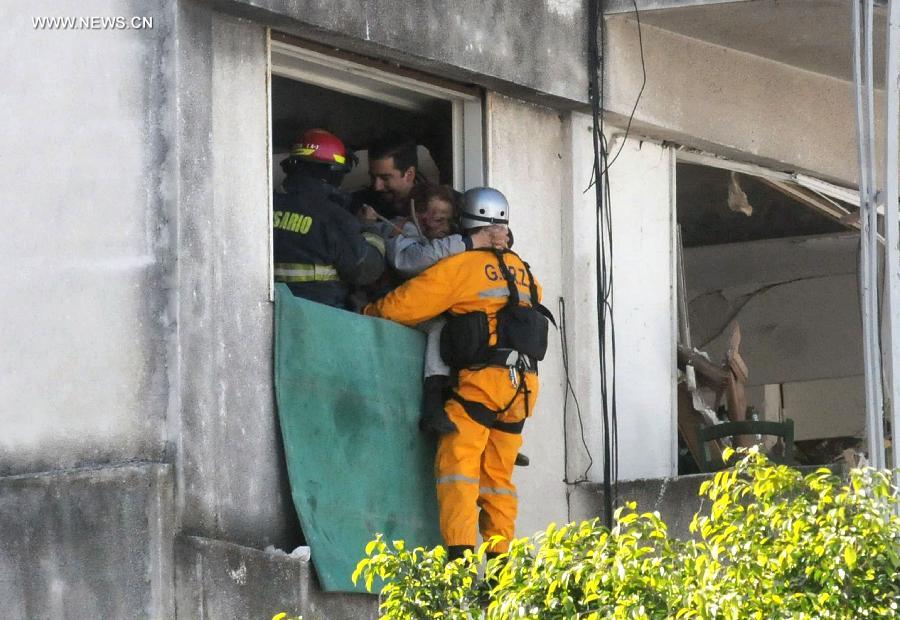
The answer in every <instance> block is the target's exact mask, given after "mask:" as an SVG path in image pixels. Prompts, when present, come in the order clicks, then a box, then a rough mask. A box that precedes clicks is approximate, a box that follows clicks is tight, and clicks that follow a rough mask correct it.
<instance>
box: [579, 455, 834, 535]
mask: <svg viewBox="0 0 900 620" xmlns="http://www.w3.org/2000/svg"><path fill="white" fill-rule="evenodd" d="M819 467H823V466H820V465H815V466H809V465H802V466H799V467H797V469H799V470H800V472H801V473H803V474H804V475H805V474H809V473H812V472H814V471H815V470H817V469H819ZM824 467H827V466H824ZM830 469H831V470H832V471H833V472H834V473H836V474H838V475H846V474H844V473H843V470H842V469H841V467H840V466H839V465H833V466H831V467H830ZM713 476H715V473H711V474H693V475H690V476H678V477H675V478H656V479H652V480H629V481H627V482H620V483H619V502H620V503H622V502H626V501H628V502H637V504H638V510H640V511H641V512H653V511H658V512H659V515H660V517H662V520H663V521H665V522H666V525H668V526H669V536H670V537H672V538H680V539H682V540H685V539H688V538H691V537H692V535H691V533H690V531H689V530H688V527H689V526H690V524H691V519H693V518H694V513H696V512H697V511H698V510H700V509H701V508H703V507H704V506H703V502H704V499H703V498H701V497H699V495H698V494H699V493H700V485H701V484H702V483H703V481H704V480H710V479H711V478H712V477H713ZM569 507H570V514H571V518H572V520H573V521H583V520H585V519H593V518H594V517H596V516H598V515H601V514H602V513H603V485H602V484H599V483H595V482H590V483H586V484H582V485H579V486H577V487H575V488H574V489H573V490H572V491H571V492H570V493H569Z"/></svg>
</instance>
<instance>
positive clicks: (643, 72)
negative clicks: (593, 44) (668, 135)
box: [583, 0, 647, 193]
mask: <svg viewBox="0 0 900 620" xmlns="http://www.w3.org/2000/svg"><path fill="white" fill-rule="evenodd" d="M599 1H600V0H598V2H599ZM631 4H632V6H634V17H635V20H636V21H637V34H638V49H639V51H640V56H641V87H640V89H639V90H638V94H637V97H635V98H634V105H633V106H631V113H630V114H629V115H628V122H627V123H626V124H625V134H624V135H623V136H622V143H621V144H620V145H619V148H618V149H617V150H616V154H615V155H614V156H613V158H612V161H610V162H609V163H608V164H607V163H604V167H603V171H602V173H603V174H606V173H607V172H608V171H609V169H610V168H611V167H612V165H613V164H614V163H616V160H617V159H618V158H619V155H620V154H621V153H622V149H623V148H624V147H625V143H626V142H627V141H628V134H629V133H631V123H632V122H633V121H634V115H635V113H636V112H637V107H638V103H640V101H641V97H642V96H643V94H644V88H645V87H646V86H647V65H646V62H645V60H644V37H643V32H642V28H641V14H640V11H638V7H637V0H631ZM590 10H591V11H592V12H593V11H594V8H593V7H592V8H591V9H590ZM596 10H598V11H600V13H601V15H600V19H599V21H600V22H601V25H600V26H599V27H600V28H601V30H602V29H603V28H605V25H603V24H602V8H599V5H598V7H597V9H596ZM589 21H590V20H589ZM588 36H589V37H590V34H589V35H588ZM601 36H602V33H601ZM602 47H603V45H602V42H601V45H600V48H601V49H600V50H599V51H600V52H602ZM589 53H590V52H589ZM589 62H590V61H589ZM600 64H601V66H600V71H601V75H602V72H603V71H604V67H603V65H602V62H601V63H600ZM602 89H603V79H602V78H601V80H600V88H599V89H598V90H599V91H600V99H601V110H602V98H603V93H602ZM605 148H606V146H605V137H604V149H605ZM596 179H597V171H596V170H592V171H591V179H590V182H589V183H588V186H587V187H586V188H585V189H584V192H583V193H587V191H588V190H590V189H591V188H592V187H593V186H594V183H595V182H596Z"/></svg>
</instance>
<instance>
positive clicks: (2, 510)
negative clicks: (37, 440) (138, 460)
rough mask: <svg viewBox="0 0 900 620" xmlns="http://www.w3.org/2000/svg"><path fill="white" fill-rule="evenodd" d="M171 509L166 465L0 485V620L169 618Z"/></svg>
mask: <svg viewBox="0 0 900 620" xmlns="http://www.w3.org/2000/svg"><path fill="white" fill-rule="evenodd" d="M172 506H173V499H172V472H171V468H170V467H169V466H168V465H163V464H155V463H149V464H134V465H123V466H113V467H103V468H96V469H77V470H67V471H59V472H47V473H40V474H31V475H20V476H10V477H5V478H0V609H2V610H3V611H2V614H0V615H2V616H3V617H4V618H28V619H29V620H40V619H43V618H54V619H56V618H173V617H174V605H173V602H174V574H173V569H172V553H173V551H172V532H173V531H174V529H175V526H174V523H175V520H174V517H173V508H172Z"/></svg>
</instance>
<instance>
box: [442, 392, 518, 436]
mask: <svg viewBox="0 0 900 620" xmlns="http://www.w3.org/2000/svg"><path fill="white" fill-rule="evenodd" d="M524 383H525V381H524V379H523V380H522V384H523V385H524ZM520 389H521V388H520ZM519 391H520V390H516V396H518V394H519ZM528 394H529V391H528V388H527V387H526V388H525V408H526V412H527V410H528ZM516 396H513V401H515V399H516ZM450 398H452V399H453V400H455V401H456V402H458V403H459V404H460V405H462V407H463V410H464V411H465V412H466V414H468V416H469V417H470V418H472V419H473V420H475V421H476V422H478V423H479V424H481V425H482V426H486V427H488V428H493V429H495V430H498V431H503V432H504V433H511V434H513V435H519V434H521V433H522V428H524V426H525V419H524V418H523V419H521V420H519V421H518V422H500V421H498V420H497V418H498V417H499V416H500V414H501V413H503V412H504V411H506V410H507V409H509V408H510V406H511V405H512V401H510V403H509V405H507V406H506V407H504V408H503V409H501V410H500V411H494V410H492V409H489V408H488V407H487V406H485V405H483V404H481V403H479V402H476V401H474V400H466V399H465V398H463V397H462V396H460V395H459V394H457V393H456V392H451V393H450ZM526 415H527V414H526Z"/></svg>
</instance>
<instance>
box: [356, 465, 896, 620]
mask: <svg viewBox="0 0 900 620" xmlns="http://www.w3.org/2000/svg"><path fill="white" fill-rule="evenodd" d="M731 456H732V454H731V452H730V451H729V454H728V455H726V458H730V457H731ZM700 495H701V496H702V497H704V498H705V499H707V500H709V501H708V502H706V501H705V502H704V504H706V506H707V507H706V509H705V510H702V511H701V512H700V513H698V514H696V515H694V519H693V521H692V523H691V531H692V532H694V533H695V535H697V536H698V537H699V539H698V540H688V541H680V540H677V539H673V538H670V537H669V536H668V534H667V531H666V525H665V523H663V522H662V520H661V519H660V518H659V515H658V514H657V513H640V512H638V511H637V505H636V504H634V503H628V504H626V505H625V506H624V507H623V508H620V509H619V510H618V511H617V512H616V515H615V526H614V527H613V528H612V530H607V529H606V528H604V527H602V526H601V525H599V523H598V522H597V520H596V519H595V520H593V521H585V522H583V523H571V524H568V525H565V526H562V527H556V526H554V525H551V526H550V527H549V528H547V530H546V531H544V532H541V533H539V534H537V535H536V536H535V537H534V538H532V539H527V538H521V539H516V540H514V541H512V542H511V544H510V549H509V552H508V553H507V554H504V555H502V556H500V557H499V558H497V559H494V560H490V561H489V562H488V563H487V566H486V568H485V579H484V580H481V579H479V576H478V570H479V566H480V565H481V563H482V561H483V560H484V556H485V553H484V552H485V549H486V548H487V544H485V545H482V547H481V548H480V549H479V550H478V551H477V552H476V553H473V554H470V555H467V557H466V558H464V559H459V560H455V561H453V562H448V561H447V556H446V551H445V550H444V549H443V548H441V547H438V548H435V549H432V550H425V549H421V548H418V549H412V550H410V549H406V548H405V546H404V545H403V541H394V542H393V543H392V544H390V545H388V543H386V542H385V541H384V540H382V538H381V537H380V536H379V537H377V538H376V539H375V540H373V541H372V542H370V543H369V545H368V546H367V547H366V556H367V557H365V558H364V559H363V560H362V561H360V563H359V565H358V566H357V568H356V571H355V572H354V574H353V581H354V583H356V581H357V580H358V579H360V578H362V579H364V580H365V584H366V587H367V589H368V590H369V591H372V589H373V587H374V586H375V580H376V579H378V580H382V582H383V585H382V586H381V613H382V617H383V618H387V619H394V620H407V619H413V618H429V619H430V618H442V619H447V620H463V619H466V620H468V619H475V618H487V619H496V620H508V619H511V618H529V619H540V620H552V619H563V618H566V619H569V618H572V619H574V618H578V619H583V620H589V619H590V620H599V619H601V618H623V619H624V618H629V619H641V618H647V619H650V618H654V619H655V618H677V619H681V618H684V619H694V618H696V619H702V620H712V619H714V618H715V619H719V618H721V619H727V620H738V619H741V620H743V619H745V618H753V619H759V620H769V619H776V618H784V619H791V620H803V619H809V620H813V619H832V618H834V619H850V618H900V518H898V517H897V516H896V515H895V514H894V512H893V503H894V502H896V501H897V498H898V496H897V490H896V489H895V488H894V487H893V486H892V483H891V477H890V474H889V473H888V472H879V471H875V470H872V469H860V470H853V471H852V472H851V473H850V475H849V478H848V479H847V480H842V479H841V478H839V477H838V476H835V475H834V474H833V473H832V472H831V471H829V470H827V469H820V470H818V471H816V472H814V473H811V474H808V475H806V476H804V475H802V474H801V473H800V472H798V471H797V470H794V469H791V468H789V467H785V466H774V465H772V464H770V463H769V462H768V461H767V460H766V459H765V457H764V456H762V455H760V454H759V453H757V452H755V451H750V452H747V453H746V454H742V455H741V458H740V459H739V460H737V462H736V463H735V465H734V467H733V468H732V469H729V470H726V471H722V472H719V473H718V474H716V476H715V477H714V478H713V479H712V480H709V481H706V482H704V483H703V485H702V486H701V489H700ZM486 584H490V585H486Z"/></svg>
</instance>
